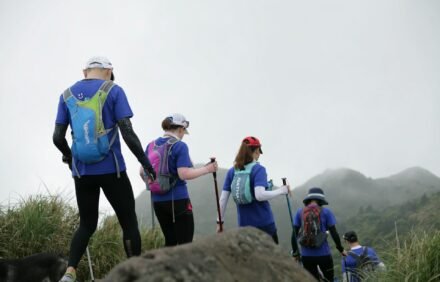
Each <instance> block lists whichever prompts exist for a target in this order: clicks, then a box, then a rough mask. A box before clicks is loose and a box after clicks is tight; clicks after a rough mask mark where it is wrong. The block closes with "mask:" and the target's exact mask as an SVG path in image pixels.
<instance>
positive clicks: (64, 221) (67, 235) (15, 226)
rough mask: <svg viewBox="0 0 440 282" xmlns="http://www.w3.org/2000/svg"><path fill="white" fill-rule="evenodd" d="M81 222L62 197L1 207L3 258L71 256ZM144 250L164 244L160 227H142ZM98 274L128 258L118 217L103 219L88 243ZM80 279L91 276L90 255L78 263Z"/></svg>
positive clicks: (36, 198)
mask: <svg viewBox="0 0 440 282" xmlns="http://www.w3.org/2000/svg"><path fill="white" fill-rule="evenodd" d="M78 225H79V217H78V212H77V209H76V208H74V207H72V206H70V205H69V204H68V203H66V202H65V201H64V200H63V199H62V198H61V197H60V196H53V195H36V196H31V197H29V198H27V199H22V200H21V201H20V202H19V203H18V204H16V205H14V206H8V207H0V257H3V258H21V257H24V256H28V255H31V254H35V253H39V252H51V253H56V254H60V255H63V256H65V257H67V256H68V253H69V247H70V241H71V239H72V235H73V233H74V231H75V230H76V228H77V227H78ZM141 237H142V250H143V251H146V250H149V249H154V248H159V247H161V246H163V245H164V239H163V237H162V233H161V232H160V229H145V228H144V229H142V230H141ZM89 250H90V255H91V260H92V265H93V272H94V275H95V277H97V278H100V277H104V276H105V274H106V273H108V272H109V271H110V270H111V269H112V268H113V267H114V266H115V265H116V264H118V263H119V262H121V261H123V260H124V259H126V256H125V252H124V248H123V246H122V231H121V228H120V226H119V223H118V221H117V219H116V217H115V216H107V217H105V218H104V219H103V220H102V221H101V224H100V226H99V227H98V229H97V230H96V232H95V234H94V235H93V236H92V238H91V240H90V242H89ZM77 273H78V279H79V280H80V281H87V280H88V279H89V278H90V273H89V268H88V262H87V257H86V256H85V255H84V256H83V258H82V260H81V262H80V264H79V265H78V270H77Z"/></svg>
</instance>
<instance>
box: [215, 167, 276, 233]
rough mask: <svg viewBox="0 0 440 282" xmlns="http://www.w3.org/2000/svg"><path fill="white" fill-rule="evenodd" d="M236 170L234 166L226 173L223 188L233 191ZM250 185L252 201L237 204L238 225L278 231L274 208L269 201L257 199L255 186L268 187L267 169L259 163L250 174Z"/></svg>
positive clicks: (270, 231)
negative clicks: (273, 212) (232, 184)
mask: <svg viewBox="0 0 440 282" xmlns="http://www.w3.org/2000/svg"><path fill="white" fill-rule="evenodd" d="M234 174H235V170H234V168H233V167H232V168H231V169H229V171H228V173H227V174H226V178H225V183H224V184H223V190H224V191H228V192H231V183H232V180H233V179H234ZM250 185H251V194H252V198H253V200H252V202H251V203H249V204H244V205H237V216H238V226H241V227H242V226H253V227H257V228H259V229H262V230H264V231H266V233H268V234H270V235H273V234H275V232H276V227H275V221H274V218H273V214H272V209H271V208H270V204H269V202H268V201H257V200H256V199H255V187H257V186H262V187H266V188H267V186H268V184H267V174H266V169H265V168H264V167H263V166H262V165H260V164H259V163H257V164H255V165H254V167H253V168H252V171H251V174H250Z"/></svg>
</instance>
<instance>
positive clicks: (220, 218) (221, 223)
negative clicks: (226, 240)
mask: <svg viewBox="0 0 440 282" xmlns="http://www.w3.org/2000/svg"><path fill="white" fill-rule="evenodd" d="M213 162H215V158H211V163H213ZM212 176H214V188H215V199H216V203H217V214H218V222H219V224H220V232H222V231H223V222H222V215H221V212H220V202H219V199H218V186H217V172H215V171H214V172H213V173H212Z"/></svg>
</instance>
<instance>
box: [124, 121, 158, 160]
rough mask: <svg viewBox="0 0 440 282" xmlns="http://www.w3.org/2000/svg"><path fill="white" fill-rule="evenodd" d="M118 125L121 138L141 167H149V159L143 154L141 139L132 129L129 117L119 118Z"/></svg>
mask: <svg viewBox="0 0 440 282" xmlns="http://www.w3.org/2000/svg"><path fill="white" fill-rule="evenodd" d="M118 126H119V128H120V130H121V134H122V138H124V141H125V143H126V144H127V146H128V148H129V149H130V151H131V152H132V153H133V154H134V155H135V157H136V158H137V160H138V161H139V162H140V163H141V165H142V167H144V168H147V167H151V164H150V161H149V160H148V158H147V157H146V156H145V153H144V150H143V149H142V145H141V141H139V138H138V137H137V135H136V133H135V132H134V130H133V127H132V125H131V121H130V119H129V118H124V119H121V120H119V121H118Z"/></svg>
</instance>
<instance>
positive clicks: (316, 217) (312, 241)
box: [298, 205, 327, 248]
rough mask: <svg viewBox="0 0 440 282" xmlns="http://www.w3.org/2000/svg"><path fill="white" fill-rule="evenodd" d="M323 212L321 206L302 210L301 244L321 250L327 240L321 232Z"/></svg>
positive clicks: (312, 206) (325, 235)
mask: <svg viewBox="0 0 440 282" xmlns="http://www.w3.org/2000/svg"><path fill="white" fill-rule="evenodd" d="M321 210H322V208H321V207H319V206H315V205H311V206H307V207H305V208H304V209H303V210H302V214H301V228H300V230H299V236H298V237H299V243H300V244H301V245H302V246H304V247H308V248H319V247H320V246H321V245H322V244H323V243H324V241H325V239H326V238H327V234H326V233H325V232H323V231H322V230H321Z"/></svg>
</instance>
